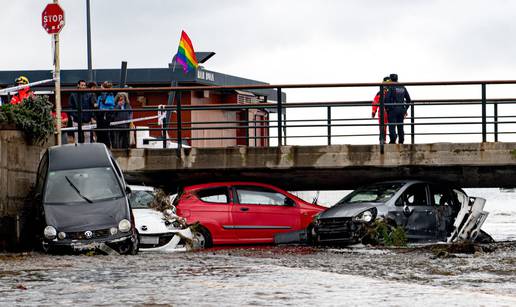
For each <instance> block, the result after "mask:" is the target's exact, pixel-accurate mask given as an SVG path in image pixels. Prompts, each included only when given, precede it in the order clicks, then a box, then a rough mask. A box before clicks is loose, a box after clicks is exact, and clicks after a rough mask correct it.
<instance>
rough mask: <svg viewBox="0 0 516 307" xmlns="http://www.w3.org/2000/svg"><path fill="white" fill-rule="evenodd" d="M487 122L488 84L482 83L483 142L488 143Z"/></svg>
mask: <svg viewBox="0 0 516 307" xmlns="http://www.w3.org/2000/svg"><path fill="white" fill-rule="evenodd" d="M486 122H487V121H486V84H485V83H482V142H487V128H486Z"/></svg>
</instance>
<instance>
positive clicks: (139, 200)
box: [129, 190, 154, 209]
mask: <svg viewBox="0 0 516 307" xmlns="http://www.w3.org/2000/svg"><path fill="white" fill-rule="evenodd" d="M153 200H154V193H153V192H152V191H134V190H133V191H132V192H131V194H130V195H129V204H130V205H131V208H132V209H148V208H150V204H151V203H152V201H153Z"/></svg>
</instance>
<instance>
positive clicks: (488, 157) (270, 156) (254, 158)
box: [113, 143, 516, 191]
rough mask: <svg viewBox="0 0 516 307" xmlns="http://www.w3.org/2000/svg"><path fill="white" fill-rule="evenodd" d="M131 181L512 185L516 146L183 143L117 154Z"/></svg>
mask: <svg viewBox="0 0 516 307" xmlns="http://www.w3.org/2000/svg"><path fill="white" fill-rule="evenodd" d="M113 154H114V155H115V156H116V157H117V160H118V162H119V163H120V165H121V167H122V169H123V171H124V173H125V175H126V178H127V179H128V180H129V181H132V182H134V183H142V182H145V183H146V184H147V185H155V186H161V187H163V188H166V189H170V190H172V191H173V190H175V189H176V187H177V185H182V184H190V183H200V182H205V181H227V180H253V181H262V182H268V183H272V184H276V185H279V186H281V187H283V188H286V189H288V190H346V189H353V188H356V187H357V186H360V185H363V184H368V183H371V182H374V181H382V180H393V179H426V180H432V181H447V182H450V183H455V184H457V185H460V186H462V187H471V188H475V187H513V186H514V185H515V184H516V183H515V182H516V181H515V178H516V143H463V144H457V143H438V144H417V145H409V144H407V145H398V144H388V145H386V146H385V153H384V154H381V153H380V147H379V146H378V145H333V146H282V147H267V148H258V147H254V148H253V147H229V148H184V149H183V151H182V153H181V156H180V157H177V156H176V151H175V150H171V149H153V150H150V149H149V150H144V149H131V150H129V151H125V150H124V151H113Z"/></svg>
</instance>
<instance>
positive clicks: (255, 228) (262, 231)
mask: <svg viewBox="0 0 516 307" xmlns="http://www.w3.org/2000/svg"><path fill="white" fill-rule="evenodd" d="M233 191H234V192H233V195H234V197H235V204H234V205H233V207H232V209H231V218H232V224H233V229H235V232H236V234H237V236H238V238H239V239H241V240H243V241H246V242H257V243H258V242H272V241H273V240H274V235H275V234H276V233H279V232H287V231H292V230H298V229H299V227H300V225H301V217H300V208H299V207H298V206H297V205H296V204H295V202H294V201H293V200H292V199H290V198H289V197H288V196H287V195H285V194H283V193H280V192H279V191H275V190H273V189H269V188H266V187H261V186H234V187H233Z"/></svg>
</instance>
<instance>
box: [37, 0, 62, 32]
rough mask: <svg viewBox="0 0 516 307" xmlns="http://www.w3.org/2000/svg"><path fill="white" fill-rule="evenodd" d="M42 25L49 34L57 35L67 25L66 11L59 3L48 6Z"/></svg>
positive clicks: (43, 14) (44, 11)
mask: <svg viewBox="0 0 516 307" xmlns="http://www.w3.org/2000/svg"><path fill="white" fill-rule="evenodd" d="M41 24H42V25H43V29H45V31H47V32H48V34H56V33H59V31H61V29H62V28H63V27H64V25H65V18H64V11H63V9H62V8H61V7H60V6H59V4H57V3H50V4H47V6H46V7H45V9H44V10H43V13H42V14H41Z"/></svg>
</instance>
